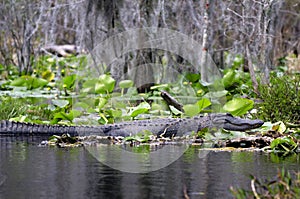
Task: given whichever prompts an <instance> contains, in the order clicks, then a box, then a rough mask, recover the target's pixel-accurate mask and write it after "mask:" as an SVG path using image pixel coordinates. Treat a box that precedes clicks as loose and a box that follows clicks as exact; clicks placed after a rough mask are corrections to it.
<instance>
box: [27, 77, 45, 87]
mask: <svg viewBox="0 0 300 199" xmlns="http://www.w3.org/2000/svg"><path fill="white" fill-rule="evenodd" d="M47 84H48V81H47V80H45V79H42V78H36V77H34V78H32V79H31V81H28V82H27V85H28V86H27V87H28V88H29V89H32V88H40V87H44V86H46V85H47Z"/></svg>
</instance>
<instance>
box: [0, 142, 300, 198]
mask: <svg viewBox="0 0 300 199" xmlns="http://www.w3.org/2000/svg"><path fill="white" fill-rule="evenodd" d="M39 141H40V140H39V139H36V138H35V140H33V139H32V138H28V137H27V138H20V137H18V138H14V139H11V138H7V137H0V198H1V199H6V198H8V199H10V198H15V199H18V198H183V197H184V193H185V192H186V193H187V194H188V195H189V197H190V198H233V196H232V195H231V193H230V191H229V187H230V186H234V187H243V188H250V178H249V175H250V174H253V175H255V176H257V177H261V178H266V179H274V177H275V176H276V173H277V171H278V168H282V167H285V168H286V169H288V170H289V171H290V172H293V171H298V170H299V168H300V167H299V156H290V157H287V158H279V157H277V156H274V155H271V154H267V153H263V152H246V151H244V152H228V151H209V152H208V151H207V154H206V155H205V156H203V155H202V152H201V150H199V147H196V146H194V147H189V149H188V150H187V151H186V152H185V153H184V154H183V156H181V157H180V158H179V159H178V160H176V161H175V162H173V163H172V164H170V165H169V166H167V167H165V168H162V169H160V170H157V171H153V172H150V173H141V174H135V173H126V172H121V171H118V170H115V169H112V168H110V167H108V166H106V165H104V164H102V163H101V162H99V161H97V159H96V158H94V157H93V156H92V155H91V154H90V153H89V151H87V150H86V149H85V148H84V147H79V148H69V149H68V148H56V147H39V146H38V143H39Z"/></svg>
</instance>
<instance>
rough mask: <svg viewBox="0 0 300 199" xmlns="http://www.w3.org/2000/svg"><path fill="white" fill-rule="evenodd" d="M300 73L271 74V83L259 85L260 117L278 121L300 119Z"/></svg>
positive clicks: (295, 120)
mask: <svg viewBox="0 0 300 199" xmlns="http://www.w3.org/2000/svg"><path fill="white" fill-rule="evenodd" d="M299 89H300V75H299V74H295V75H293V76H288V75H284V76H281V77H276V76H274V75H273V76H271V78H270V84H269V85H263V84H260V85H259V93H260V98H261V99H262V103H260V104H259V107H258V108H259V111H258V117H259V118H261V119H264V120H268V121H272V122H276V121H285V122H298V121H299V120H300V97H299V95H300V92H299Z"/></svg>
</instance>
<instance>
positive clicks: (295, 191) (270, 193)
mask: <svg viewBox="0 0 300 199" xmlns="http://www.w3.org/2000/svg"><path fill="white" fill-rule="evenodd" d="M250 187H251V190H245V189H241V188H233V187H231V188H230V190H231V193H232V194H233V195H234V197H235V198H238V199H243V198H260V199H265V198H266V199H267V198H278V199H279V198H280V199H281V198H284V199H294V198H299V197H300V173H296V174H295V175H294V177H293V178H292V177H291V174H290V173H289V172H287V171H286V170H285V169H282V170H281V171H278V174H277V177H276V179H275V180H269V181H266V180H261V179H258V178H256V177H254V176H251V182H250Z"/></svg>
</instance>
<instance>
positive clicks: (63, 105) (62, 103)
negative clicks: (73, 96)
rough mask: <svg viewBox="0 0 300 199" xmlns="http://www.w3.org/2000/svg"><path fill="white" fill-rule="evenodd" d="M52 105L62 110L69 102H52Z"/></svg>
mask: <svg viewBox="0 0 300 199" xmlns="http://www.w3.org/2000/svg"><path fill="white" fill-rule="evenodd" d="M52 103H53V104H54V105H55V106H58V107H60V108H64V107H66V106H67V105H68V104H69V101H68V100H52Z"/></svg>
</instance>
